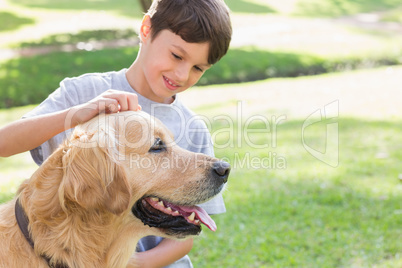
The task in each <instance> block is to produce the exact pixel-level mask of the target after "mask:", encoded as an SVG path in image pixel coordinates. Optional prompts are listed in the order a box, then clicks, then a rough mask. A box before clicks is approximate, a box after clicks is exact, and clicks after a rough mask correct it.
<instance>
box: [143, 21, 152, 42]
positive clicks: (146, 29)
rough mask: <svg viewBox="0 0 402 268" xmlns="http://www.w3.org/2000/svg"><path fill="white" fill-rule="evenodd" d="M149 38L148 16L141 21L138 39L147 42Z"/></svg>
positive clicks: (149, 22)
mask: <svg viewBox="0 0 402 268" xmlns="http://www.w3.org/2000/svg"><path fill="white" fill-rule="evenodd" d="M150 36H151V17H150V16H149V15H145V16H144V18H143V19H142V23H141V28H140V38H141V40H142V41H145V40H147V39H148V38H150Z"/></svg>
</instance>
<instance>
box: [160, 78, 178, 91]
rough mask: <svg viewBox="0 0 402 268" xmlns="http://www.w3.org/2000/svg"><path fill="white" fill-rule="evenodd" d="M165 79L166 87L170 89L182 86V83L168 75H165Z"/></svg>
mask: <svg viewBox="0 0 402 268" xmlns="http://www.w3.org/2000/svg"><path fill="white" fill-rule="evenodd" d="M163 80H164V81H165V85H166V87H167V88H169V89H170V90H176V89H177V88H178V87H180V85H178V84H176V83H175V82H173V81H172V80H170V79H169V78H167V77H166V76H163Z"/></svg>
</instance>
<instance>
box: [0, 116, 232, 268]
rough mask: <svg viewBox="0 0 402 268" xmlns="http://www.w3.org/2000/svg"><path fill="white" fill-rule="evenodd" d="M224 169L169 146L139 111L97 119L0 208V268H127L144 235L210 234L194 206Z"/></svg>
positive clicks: (215, 187) (161, 129)
mask: <svg viewBox="0 0 402 268" xmlns="http://www.w3.org/2000/svg"><path fill="white" fill-rule="evenodd" d="M229 171H230V166H229V164H228V163H226V162H223V161H219V160H217V159H215V158H212V157H209V156H206V155H203V154H196V153H192V152H189V151H186V150H184V149H181V148H180V147H178V146H177V145H176V144H175V143H174V141H173V137H172V135H171V134H170V132H169V131H168V130H167V129H166V127H165V126H164V125H163V124H162V123H161V122H160V121H159V120H157V119H155V118H153V117H151V116H150V115H148V114H146V113H144V112H123V113H117V114H108V115H100V116H98V117H96V118H94V119H92V120H91V121H89V122H87V123H85V124H82V125H79V126H77V127H76V128H75V130H74V132H73V133H72V135H71V137H70V138H69V139H68V140H67V141H65V142H64V144H63V145H61V146H60V147H59V148H58V149H57V150H56V151H55V152H54V153H53V154H52V155H51V156H50V157H49V158H48V159H47V160H46V161H45V162H44V163H43V164H42V166H40V167H39V169H38V170H37V171H36V172H35V173H34V174H33V175H32V177H31V178H30V179H29V180H26V181H25V182H23V183H22V185H21V186H20V188H19V190H18V194H17V196H16V198H15V199H14V200H12V201H10V202H8V203H6V204H4V205H2V206H1V207H0V267H7V268H13V267H15V268H24V267H35V268H41V267H49V266H50V267H70V268H84V267H85V268H90V267H94V268H100V267H107V268H118V267H126V265H127V262H128V260H129V258H130V257H131V256H132V254H133V252H134V251H135V248H136V244H137V242H138V240H139V239H140V238H142V237H144V236H147V235H157V236H163V237H168V238H177V239H182V238H186V237H188V236H194V235H198V234H199V233H200V231H201V227H200V224H201V223H204V224H205V225H206V226H207V227H208V228H210V229H211V230H213V231H214V230H215V229H216V226H215V224H214V222H213V220H212V219H211V218H210V217H209V216H208V215H207V213H206V212H205V211H204V210H203V209H201V208H199V207H197V206H195V204H199V203H202V202H205V201H207V200H209V199H211V198H212V197H214V196H215V195H216V194H218V193H219V192H220V191H221V190H222V188H223V187H224V185H225V183H226V181H227V178H228V174H229ZM16 202H18V203H17V206H16ZM15 208H17V210H19V213H20V214H21V213H23V215H24V217H22V218H24V219H25V220H26V221H27V222H26V224H27V226H28V228H27V230H29V233H28V238H26V236H24V235H23V231H22V230H21V229H23V227H21V228H20V227H19V224H20V222H18V223H17V220H16V214H17V215H18V212H17V213H15ZM21 211H22V212H21ZM20 218H21V217H20ZM22 218H21V221H24V219H22ZM29 239H31V241H30V242H31V243H32V244H33V245H32V246H31V245H30V243H29V242H28V240H29Z"/></svg>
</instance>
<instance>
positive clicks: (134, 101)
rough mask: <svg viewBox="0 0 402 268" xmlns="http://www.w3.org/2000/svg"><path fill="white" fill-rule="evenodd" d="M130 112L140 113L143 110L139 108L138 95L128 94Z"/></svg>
mask: <svg viewBox="0 0 402 268" xmlns="http://www.w3.org/2000/svg"><path fill="white" fill-rule="evenodd" d="M127 102H128V110H130V111H138V110H141V108H139V107H138V106H139V105H138V96H137V95H136V94H127Z"/></svg>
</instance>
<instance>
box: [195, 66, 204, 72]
mask: <svg viewBox="0 0 402 268" xmlns="http://www.w3.org/2000/svg"><path fill="white" fill-rule="evenodd" d="M194 68H195V69H196V70H197V71H199V72H202V73H203V72H204V70H203V69H201V68H200V67H198V66H194Z"/></svg>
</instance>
